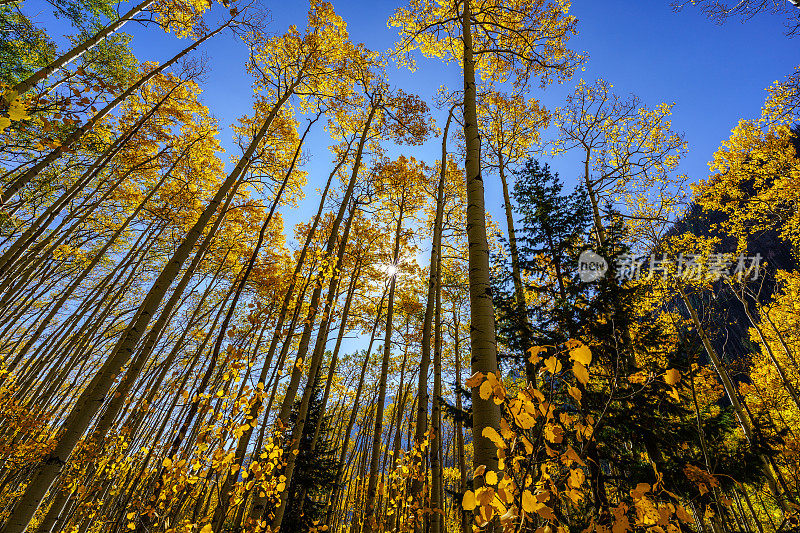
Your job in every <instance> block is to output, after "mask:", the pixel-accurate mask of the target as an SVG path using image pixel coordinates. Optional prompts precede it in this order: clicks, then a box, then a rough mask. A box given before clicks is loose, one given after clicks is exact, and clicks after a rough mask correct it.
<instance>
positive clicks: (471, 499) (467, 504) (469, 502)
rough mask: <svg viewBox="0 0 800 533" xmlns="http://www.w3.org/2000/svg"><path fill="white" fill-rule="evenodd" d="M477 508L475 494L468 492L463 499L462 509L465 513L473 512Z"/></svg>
mask: <svg viewBox="0 0 800 533" xmlns="http://www.w3.org/2000/svg"><path fill="white" fill-rule="evenodd" d="M476 506H477V502H476V501H475V493H474V492H472V491H471V490H468V491H467V492H465V493H464V497H463V498H462V499H461V507H462V508H463V509H464V510H465V511H473V510H475V507H476Z"/></svg>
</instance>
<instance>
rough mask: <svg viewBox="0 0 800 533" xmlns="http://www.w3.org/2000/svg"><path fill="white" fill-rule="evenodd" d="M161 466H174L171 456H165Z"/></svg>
mask: <svg viewBox="0 0 800 533" xmlns="http://www.w3.org/2000/svg"><path fill="white" fill-rule="evenodd" d="M161 466H163V467H164V468H172V459H170V458H169V457H164V461H163V462H162V463H161Z"/></svg>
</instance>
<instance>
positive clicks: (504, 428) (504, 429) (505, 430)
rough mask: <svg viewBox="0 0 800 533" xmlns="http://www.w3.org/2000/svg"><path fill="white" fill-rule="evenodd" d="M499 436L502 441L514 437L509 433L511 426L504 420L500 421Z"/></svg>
mask: <svg viewBox="0 0 800 533" xmlns="http://www.w3.org/2000/svg"><path fill="white" fill-rule="evenodd" d="M500 434H501V435H503V438H504V439H507V440H511V439H512V438H513V437H514V432H513V431H511V426H509V425H508V421H507V420H506V419H505V418H501V419H500Z"/></svg>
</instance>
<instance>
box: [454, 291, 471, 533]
mask: <svg viewBox="0 0 800 533" xmlns="http://www.w3.org/2000/svg"><path fill="white" fill-rule="evenodd" d="M460 329H461V321H460V320H459V319H458V313H457V311H456V303H455V302H454V303H453V355H454V359H455V367H456V409H458V410H459V411H461V410H462V409H463V406H462V405H461V393H460V392H459V390H460V389H461V345H460V344H461V343H460V341H461V336H460V335H459V330H460ZM454 425H455V430H456V455H457V462H458V473H459V478H458V490H459V492H460V493H461V494H464V493H465V492H466V491H467V459H466V452H465V450H464V428H463V427H462V425H461V422H460V421H459V420H454ZM456 508H457V510H458V515H459V516H460V517H461V520H459V523H460V524H461V533H472V525H471V524H470V522H471V519H470V513H469V511H465V510H464V509H462V508H461V506H460V505H457V506H456Z"/></svg>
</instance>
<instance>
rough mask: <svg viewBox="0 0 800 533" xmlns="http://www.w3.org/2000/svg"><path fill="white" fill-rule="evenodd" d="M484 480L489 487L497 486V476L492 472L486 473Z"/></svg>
mask: <svg viewBox="0 0 800 533" xmlns="http://www.w3.org/2000/svg"><path fill="white" fill-rule="evenodd" d="M484 479H485V480H486V483H488V484H489V485H497V474H496V473H495V472H494V471H493V470H489V471H488V472H486V476H485V477H484Z"/></svg>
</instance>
